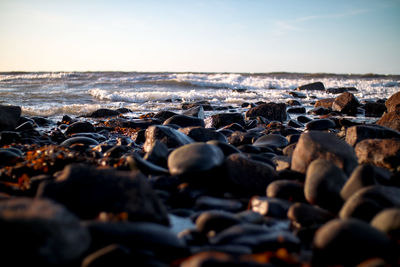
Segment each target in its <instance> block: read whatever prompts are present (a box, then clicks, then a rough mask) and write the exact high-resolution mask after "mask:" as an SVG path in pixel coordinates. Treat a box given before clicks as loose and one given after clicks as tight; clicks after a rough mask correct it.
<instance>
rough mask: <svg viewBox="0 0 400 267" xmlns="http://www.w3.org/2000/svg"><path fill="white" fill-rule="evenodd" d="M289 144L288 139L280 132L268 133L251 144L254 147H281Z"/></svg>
mask: <svg viewBox="0 0 400 267" xmlns="http://www.w3.org/2000/svg"><path fill="white" fill-rule="evenodd" d="M288 144H289V142H288V140H287V139H286V138H285V137H284V136H282V135H280V134H268V135H263V136H261V137H260V138H258V139H257V140H256V141H255V142H254V143H253V146H256V147H271V148H282V147H285V146H287V145H288Z"/></svg>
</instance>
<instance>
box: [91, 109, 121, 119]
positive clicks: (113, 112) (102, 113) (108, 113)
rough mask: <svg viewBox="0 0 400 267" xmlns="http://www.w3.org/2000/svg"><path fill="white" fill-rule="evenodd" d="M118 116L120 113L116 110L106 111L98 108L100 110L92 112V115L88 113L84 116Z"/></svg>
mask: <svg viewBox="0 0 400 267" xmlns="http://www.w3.org/2000/svg"><path fill="white" fill-rule="evenodd" d="M120 114H121V113H120V112H118V111H116V110H112V109H108V108H100V109H97V110H95V111H93V112H92V113H89V114H88V115H86V117H90V118H105V117H113V116H118V115H120Z"/></svg>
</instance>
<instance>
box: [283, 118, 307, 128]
mask: <svg viewBox="0 0 400 267" xmlns="http://www.w3.org/2000/svg"><path fill="white" fill-rule="evenodd" d="M287 125H288V126H290V127H293V128H302V127H304V124H302V123H300V122H297V121H295V120H289V121H288V123H287Z"/></svg>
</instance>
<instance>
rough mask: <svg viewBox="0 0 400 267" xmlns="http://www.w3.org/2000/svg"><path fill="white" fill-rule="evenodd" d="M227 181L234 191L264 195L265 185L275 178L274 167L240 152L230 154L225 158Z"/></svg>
mask: <svg viewBox="0 0 400 267" xmlns="http://www.w3.org/2000/svg"><path fill="white" fill-rule="evenodd" d="M225 167H226V171H227V177H228V181H229V182H230V183H231V185H232V186H233V188H234V189H235V191H236V192H240V193H241V194H247V195H255V194H258V195H264V194H265V190H266V188H267V186H268V185H269V184H270V183H271V182H272V181H274V180H275V179H276V172H275V170H274V168H273V167H272V166H271V165H269V164H267V163H263V162H260V161H256V160H252V159H249V158H247V157H245V156H243V155H241V154H231V155H230V156H228V157H227V158H226V160H225Z"/></svg>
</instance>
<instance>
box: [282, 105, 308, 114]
mask: <svg viewBox="0 0 400 267" xmlns="http://www.w3.org/2000/svg"><path fill="white" fill-rule="evenodd" d="M286 112H287V113H296V114H304V113H306V108H305V107H290V108H288V109H287V110H286Z"/></svg>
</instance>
